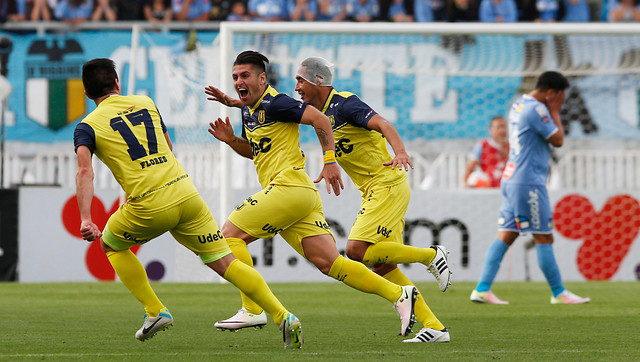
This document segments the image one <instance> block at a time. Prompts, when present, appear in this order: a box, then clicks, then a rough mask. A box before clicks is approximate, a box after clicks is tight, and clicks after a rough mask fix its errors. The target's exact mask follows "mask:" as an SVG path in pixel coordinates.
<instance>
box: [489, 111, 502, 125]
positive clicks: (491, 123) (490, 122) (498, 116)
mask: <svg viewBox="0 0 640 362" xmlns="http://www.w3.org/2000/svg"><path fill="white" fill-rule="evenodd" d="M499 119H504V120H506V119H505V118H504V116H501V115H499V114H496V115H495V116H493V117H491V119H490V120H489V127H491V126H492V125H493V122H494V121H497V120H499Z"/></svg>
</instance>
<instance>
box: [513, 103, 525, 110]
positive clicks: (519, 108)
mask: <svg viewBox="0 0 640 362" xmlns="http://www.w3.org/2000/svg"><path fill="white" fill-rule="evenodd" d="M513 106H514V107H515V109H516V112H522V108H524V104H523V103H519V104H514V105H513Z"/></svg>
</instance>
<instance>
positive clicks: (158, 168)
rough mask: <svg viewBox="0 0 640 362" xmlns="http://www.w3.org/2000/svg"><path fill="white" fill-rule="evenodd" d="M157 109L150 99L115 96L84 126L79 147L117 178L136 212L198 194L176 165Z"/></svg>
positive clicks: (77, 137) (77, 141) (79, 128)
mask: <svg viewBox="0 0 640 362" xmlns="http://www.w3.org/2000/svg"><path fill="white" fill-rule="evenodd" d="M166 130H167V129H166V126H165V125H164V122H163V121H162V118H161V117H160V114H159V113H158V109H157V108H156V105H155V103H153V101H152V100H151V99H150V98H149V97H146V96H138V95H130V96H120V95H112V96H110V97H108V98H106V99H105V100H103V101H102V102H100V104H99V105H98V107H97V108H96V109H95V110H94V111H93V112H91V113H89V114H88V115H87V116H86V117H85V118H84V119H83V120H82V122H80V123H79V124H78V125H77V126H76V129H75V132H74V146H75V150H76V151H77V149H78V147H80V146H86V147H88V148H89V150H91V152H92V153H94V154H95V155H96V156H97V157H98V158H99V159H100V160H101V161H102V162H104V164H105V165H107V167H109V169H110V170H111V172H112V173H113V176H114V177H115V179H116V180H117V181H118V183H119V184H120V186H121V187H122V189H123V190H124V192H125V193H126V195H127V203H128V204H130V205H131V206H132V207H134V208H135V207H136V206H139V205H144V209H145V210H149V211H153V210H159V209H161V208H164V207H167V206H171V205H174V204H177V203H179V202H181V201H183V200H185V199H187V198H189V197H192V196H193V195H195V194H197V190H196V188H195V186H194V185H193V183H192V182H191V181H190V180H189V179H188V177H189V176H188V175H187V173H186V171H185V170H184V168H183V167H182V165H180V163H179V162H178V160H176V158H175V157H174V155H173V153H172V152H171V149H170V148H169V145H168V143H167V140H166V139H165V136H164V133H165V132H166Z"/></svg>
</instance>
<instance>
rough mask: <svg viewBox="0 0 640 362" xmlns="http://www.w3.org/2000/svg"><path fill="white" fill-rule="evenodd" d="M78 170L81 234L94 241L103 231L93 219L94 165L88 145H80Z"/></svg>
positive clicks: (77, 188)
mask: <svg viewBox="0 0 640 362" xmlns="http://www.w3.org/2000/svg"><path fill="white" fill-rule="evenodd" d="M76 153H77V156H78V171H77V173H76V199H77V200H78V208H79V209H80V220H81V223H80V234H81V235H82V238H83V239H84V240H87V241H94V240H96V239H97V238H99V237H101V236H102V232H100V229H99V228H98V226H97V225H96V224H94V223H93V221H92V220H91V201H92V200H93V166H92V164H91V151H90V150H89V148H88V147H87V146H79V147H78V149H77V150H76Z"/></svg>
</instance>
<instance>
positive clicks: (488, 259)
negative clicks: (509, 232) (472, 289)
mask: <svg viewBox="0 0 640 362" xmlns="http://www.w3.org/2000/svg"><path fill="white" fill-rule="evenodd" d="M507 249H509V245H507V244H506V243H505V242H504V241H502V240H500V239H497V238H496V239H495V240H494V241H493V243H492V244H491V246H489V249H487V254H486V255H485V257H484V267H483V268H482V275H480V281H479V282H478V285H477V286H476V290H477V291H478V292H480V293H482V292H487V291H489V290H490V289H491V284H493V279H495V277H496V274H497V273H498V269H500V263H501V262H502V258H503V257H504V253H505V252H506V251H507Z"/></svg>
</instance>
